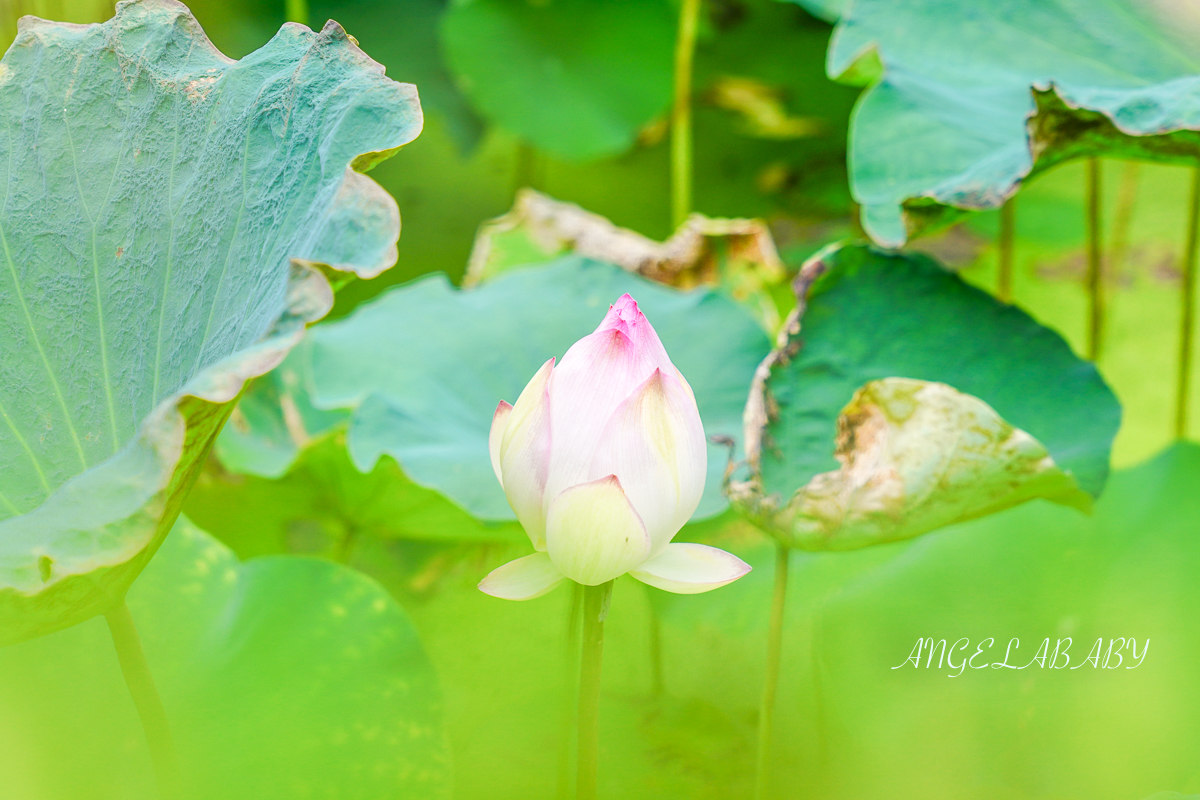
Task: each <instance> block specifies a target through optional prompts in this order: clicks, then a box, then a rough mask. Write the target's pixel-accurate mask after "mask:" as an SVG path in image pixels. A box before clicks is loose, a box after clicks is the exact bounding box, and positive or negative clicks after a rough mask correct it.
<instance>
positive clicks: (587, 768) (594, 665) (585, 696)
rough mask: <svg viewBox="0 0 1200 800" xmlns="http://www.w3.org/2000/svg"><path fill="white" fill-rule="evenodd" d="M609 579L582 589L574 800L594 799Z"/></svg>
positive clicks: (610, 583) (609, 589)
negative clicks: (576, 770) (581, 644)
mask: <svg viewBox="0 0 1200 800" xmlns="http://www.w3.org/2000/svg"><path fill="white" fill-rule="evenodd" d="M612 587H613V582H612V581H608V582H606V583H602V584H600V585H599V586H585V587H584V589H583V657H582V661H581V663H580V668H579V772H578V777H577V780H576V785H575V796H576V798H578V800H596V776H597V774H598V768H597V765H598V748H599V740H600V658H601V656H602V655H603V653H604V618H605V617H607V616H608V602H609V600H610V599H611V598H612Z"/></svg>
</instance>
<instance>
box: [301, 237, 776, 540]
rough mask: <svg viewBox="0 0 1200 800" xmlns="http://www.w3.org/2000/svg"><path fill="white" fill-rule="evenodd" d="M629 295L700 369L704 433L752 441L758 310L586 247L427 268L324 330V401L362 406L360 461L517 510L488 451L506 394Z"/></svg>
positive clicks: (692, 373)
mask: <svg viewBox="0 0 1200 800" xmlns="http://www.w3.org/2000/svg"><path fill="white" fill-rule="evenodd" d="M625 292H629V293H630V294H632V295H633V296H634V297H635V298H636V299H637V301H638V303H639V305H640V306H641V307H642V309H643V310H644V311H645V313H646V316H647V317H649V319H650V321H651V323H652V324H653V325H654V327H655V329H656V330H657V331H658V333H659V336H660V337H661V338H662V341H663V344H664V345H665V346H666V348H667V352H668V353H670V355H671V359H672V361H673V362H674V363H675V365H676V366H678V367H679V369H680V370H681V371H682V372H683V374H684V375H685V376H687V379H688V381H689V382H690V383H691V385H692V389H693V390H694V391H695V394H696V402H697V404H698V405H699V407H700V416H701V418H702V420H703V421H704V428H705V432H706V433H708V434H709V435H721V436H728V437H730V438H731V439H734V440H735V441H740V438H741V436H740V434H741V430H742V407H743V406H744V404H745V397H746V387H747V386H748V385H749V383H750V379H751V377H753V375H754V369H755V367H756V365H757V364H758V363H759V362H760V361H761V360H762V358H763V356H764V355H765V354H766V353H767V352H769V350H770V342H769V341H768V339H767V336H766V334H765V333H763V331H762V328H760V327H759V326H758V324H757V323H756V322H755V321H754V319H753V318H752V317H751V316H750V314H749V313H747V312H746V311H745V310H743V309H742V308H741V307H740V306H738V305H737V304H736V303H734V302H733V301H731V300H728V299H726V298H725V297H723V296H721V295H719V294H717V293H715V292H713V291H711V290H708V289H704V288H699V289H694V290H692V291H690V292H681V291H678V290H676V289H671V288H668V287H665V286H661V285H659V284H656V283H652V282H650V281H647V280H645V279H644V278H639V277H637V276H635V275H630V274H629V273H627V272H625V271H624V270H622V269H620V268H618V267H615V266H612V265H611V264H605V263H601V262H597V261H592V260H589V259H585V258H580V257H578V256H568V257H566V258H562V259H559V260H557V261H554V262H551V263H550V264H547V265H545V266H540V267H531V268H528V269H520V270H515V271H513V272H510V273H508V274H506V275H503V276H501V277H500V278H497V279H496V280H493V281H488V282H486V283H484V284H482V285H480V286H478V287H476V288H473V289H465V290H459V289H455V288H454V287H453V286H451V285H450V282H449V281H447V280H446V278H445V276H442V275H431V276H428V277H424V278H420V279H418V280H416V281H414V282H412V283H409V284H406V285H404V286H399V287H396V288H394V289H390V290H388V292H386V293H385V294H383V295H380V296H379V297H378V298H377V299H375V300H372V301H371V302H369V303H366V304H363V305H361V306H359V307H358V308H357V309H356V310H355V312H354V313H353V314H351V315H350V316H349V317H347V318H345V319H341V320H337V321H335V322H331V323H328V324H325V325H321V326H320V327H318V328H315V329H314V330H313V331H312V333H311V334H310V335H309V338H308V340H307V341H306V342H305V343H304V346H303V351H302V352H303V354H304V355H305V356H306V357H307V358H309V359H310V363H309V366H308V369H309V370H310V373H309V374H310V376H311V380H312V392H311V394H312V402H313V405H314V406H316V407H317V408H349V409H353V415H352V417H351V419H350V423H349V433H348V439H347V446H348V448H349V450H350V456H351V458H353V459H354V463H355V464H356V465H357V466H358V468H359V469H360V470H362V471H364V472H367V471H370V470H371V468H372V467H373V466H374V464H375V463H376V461H377V460H378V459H379V458H380V457H381V456H382V455H384V454H387V455H390V456H392V457H393V458H395V459H396V460H397V461H399V462H400V465H401V466H402V467H403V468H404V471H405V472H406V473H407V474H408V475H409V477H411V478H412V479H413V481H415V482H416V483H418V484H420V485H422V486H427V487H430V488H433V489H436V490H438V491H439V492H442V493H443V494H445V495H446V496H447V497H449V498H451V499H452V500H454V501H455V502H456V503H458V504H459V505H460V506H462V507H463V508H465V509H466V510H467V511H469V512H471V513H472V514H474V515H476V516H478V517H481V518H483V519H505V520H506V519H512V518H513V513H512V509H510V508H509V506H508V502H507V501H506V500H505V498H504V492H503V491H502V490H501V489H500V485H499V483H498V482H497V481H496V476H495V474H494V473H493V471H492V465H491V459H490V458H489V457H488V431H489V429H490V428H491V424H492V415H493V414H494V413H495V410H496V404H497V403H498V402H499V401H500V400H508V401H509V402H513V400H514V399H515V398H516V397H517V395H518V394H520V392H521V389H522V388H524V386H525V384H526V383H527V382H528V381H529V379H530V378H531V377H533V374H534V373H535V372H537V370H538V368H539V367H540V366H541V365H542V364H543V363H544V362H545V361H546V359H548V358H550V357H551V356H557V357H561V356H562V354H563V353H565V352H566V350H567V348H569V347H570V346H571V345H572V344H573V343H574V342H575V341H576V340H578V339H580V338H582V337H583V336H586V335H587V334H589V333H591V332H592V331H593V330H594V329H595V327H596V326H597V325H598V324H599V323H600V320H601V319H602V318H603V316H604V313H605V312H606V311H607V310H608V307H609V305H610V304H611V303H613V302H615V301H616V300H617V298H618V297H620V296H621V295H622V294H624V293H625ZM380 353H387V357H386V358H380ZM727 458H728V450H727V449H725V448H724V447H721V446H717V445H711V446H710V448H709V469H708V483H707V486H706V488H705V494H704V498H703V499H702V500H701V502H700V507H699V509H698V510H697V511H696V515H697V517H706V516H710V515H712V514H716V513H718V512H719V511H721V510H722V509H723V508H724V507H725V506H726V502H725V500H724V498H722V496H721V479H722V475H723V472H724V469H725V463H726V460H727Z"/></svg>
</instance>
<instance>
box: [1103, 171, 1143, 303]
mask: <svg viewBox="0 0 1200 800" xmlns="http://www.w3.org/2000/svg"><path fill="white" fill-rule="evenodd" d="M1141 166H1142V165H1141V164H1139V163H1138V162H1136V161H1126V162H1125V166H1124V168H1123V169H1122V170H1121V185H1120V188H1118V189H1117V203H1116V205H1115V206H1114V207H1113V214H1112V225H1111V226H1110V228H1109V230H1110V232H1111V233H1110V235H1109V239H1108V275H1109V279H1110V280H1112V279H1113V278H1118V277H1119V276H1120V275H1121V273H1122V272H1123V271H1124V269H1125V266H1126V264H1125V261H1126V259H1127V258H1128V255H1129V226H1130V225H1131V224H1132V222H1133V207H1134V205H1135V204H1136V202H1137V191H1138V174H1139V173H1140V172H1141Z"/></svg>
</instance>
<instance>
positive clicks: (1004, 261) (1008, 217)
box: [996, 196, 1017, 303]
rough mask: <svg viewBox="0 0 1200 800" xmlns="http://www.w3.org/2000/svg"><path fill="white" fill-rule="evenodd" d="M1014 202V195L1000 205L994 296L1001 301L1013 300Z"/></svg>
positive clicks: (1008, 301)
mask: <svg viewBox="0 0 1200 800" xmlns="http://www.w3.org/2000/svg"><path fill="white" fill-rule="evenodd" d="M1016 203H1017V198H1016V197H1015V196H1014V197H1010V198H1008V201H1007V202H1005V204H1004V205H1002V206H1000V239H999V241H998V242H997V244H998V245H999V250H1000V274H999V276H997V280H996V298H997V299H998V300H999V301H1000V302H1001V303H1011V302H1012V300H1013V288H1012V267H1013V233H1014V231H1015V230H1016V220H1015V214H1014V213H1013V212H1014V210H1015V209H1014V206H1016Z"/></svg>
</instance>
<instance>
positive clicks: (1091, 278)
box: [1086, 158, 1104, 361]
mask: <svg viewBox="0 0 1200 800" xmlns="http://www.w3.org/2000/svg"><path fill="white" fill-rule="evenodd" d="M1086 221H1087V291H1088V339H1087V357H1088V360H1089V361H1095V360H1097V359H1098V358H1100V341H1101V337H1102V335H1103V332H1104V281H1103V276H1102V275H1101V263H1100V261H1101V251H1100V159H1098V158H1089V159H1088V162H1087V220H1086Z"/></svg>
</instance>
